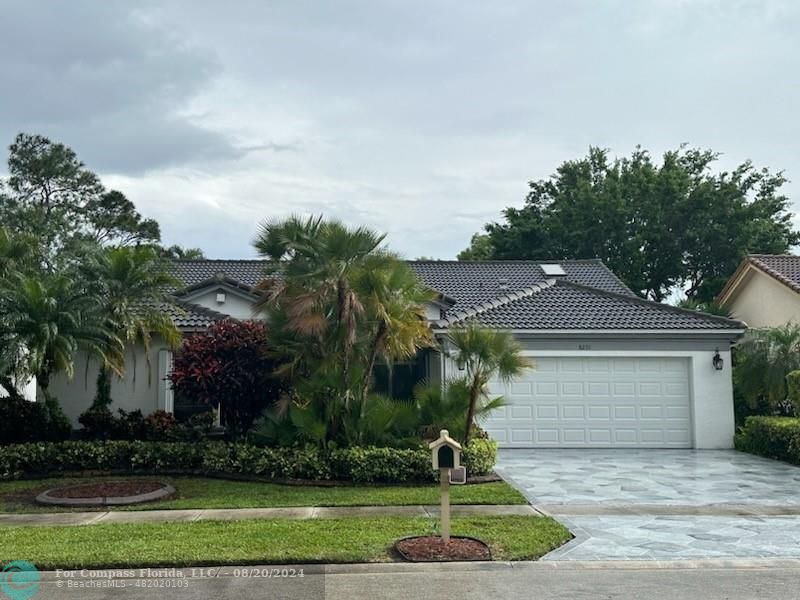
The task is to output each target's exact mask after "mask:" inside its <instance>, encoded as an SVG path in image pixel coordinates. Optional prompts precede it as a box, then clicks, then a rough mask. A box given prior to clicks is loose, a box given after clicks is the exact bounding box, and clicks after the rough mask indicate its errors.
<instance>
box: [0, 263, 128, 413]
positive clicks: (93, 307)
mask: <svg viewBox="0 0 800 600" xmlns="http://www.w3.org/2000/svg"><path fill="white" fill-rule="evenodd" d="M73 275H74V274H71V273H63V274H58V275H48V276H42V275H37V276H35V277H27V276H20V277H18V278H16V280H15V282H14V285H13V286H12V287H11V288H10V289H9V290H8V291H7V293H8V296H9V297H8V300H7V304H6V306H7V308H8V310H9V314H8V315H7V316H6V323H7V327H8V330H7V332H8V334H9V337H11V338H12V339H13V340H14V344H15V345H16V347H17V348H19V352H18V356H20V357H21V358H20V361H21V363H22V368H23V369H24V371H25V372H26V373H28V374H30V375H34V376H35V377H36V381H37V384H38V386H39V388H40V389H41V391H42V395H43V396H44V399H45V401H46V402H47V403H48V405H50V406H57V402H56V399H55V398H53V397H52V396H51V394H50V381H51V378H52V376H53V375H54V374H56V373H60V372H63V373H65V374H66V375H67V376H68V377H72V375H73V372H74V368H75V355H76V353H77V352H78V351H79V350H85V351H86V352H87V353H88V354H89V355H91V356H95V357H97V358H98V359H99V360H100V361H101V363H102V364H107V365H109V366H110V367H111V368H112V369H114V370H115V371H117V372H119V371H120V370H121V369H122V362H123V358H122V353H123V344H122V340H121V339H120V338H119V337H118V336H117V335H116V331H115V328H114V326H113V323H112V322H111V321H110V319H109V318H108V316H107V315H106V314H105V312H104V310H103V306H102V299H101V297H100V296H99V295H97V294H94V293H92V292H91V291H89V290H88V289H87V288H86V287H85V286H84V285H83V284H82V282H81V280H80V279H79V278H78V277H74V276H73Z"/></svg>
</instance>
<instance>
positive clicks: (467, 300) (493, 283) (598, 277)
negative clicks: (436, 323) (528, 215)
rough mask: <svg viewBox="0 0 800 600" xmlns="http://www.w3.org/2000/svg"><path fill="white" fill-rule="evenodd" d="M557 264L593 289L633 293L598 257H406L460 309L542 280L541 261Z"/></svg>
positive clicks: (425, 281)
mask: <svg viewBox="0 0 800 600" xmlns="http://www.w3.org/2000/svg"><path fill="white" fill-rule="evenodd" d="M553 263H558V264H560V265H561V266H562V267H563V269H564V271H565V272H566V276H565V279H566V280H567V281H572V282H574V283H579V284H582V285H586V286H589V287H594V288H597V289H601V290H605V291H609V292H617V293H619V294H625V295H628V296H633V295H634V293H633V292H632V291H631V290H629V289H628V288H627V287H625V285H624V284H623V283H622V282H621V281H620V280H619V279H617V277H616V275H614V274H613V273H612V272H611V271H610V270H609V268H608V267H606V266H605V265H604V264H603V262H602V261H600V260H598V259H592V260H562V261H523V260H519V261H518V260H496V261H474V262H473V261H464V262H461V261H433V260H432V261H416V260H413V261H409V263H408V264H409V266H410V267H411V268H412V269H413V270H414V272H416V274H417V276H418V277H419V278H420V279H421V280H422V281H423V282H424V283H425V285H427V286H428V287H430V288H432V289H434V290H436V291H438V292H441V293H443V294H444V295H446V296H449V297H450V298H453V299H454V300H455V301H456V306H455V307H454V309H453V310H463V309H465V308H467V307H470V306H475V305H477V304H481V303H483V302H489V301H491V300H494V299H496V298H498V297H499V296H502V295H504V294H507V293H508V292H514V291H519V290H523V289H526V288H529V287H531V286H535V285H541V284H543V283H545V282H546V281H547V279H548V276H547V275H545V273H544V271H543V270H542V267H541V266H540V265H542V264H553Z"/></svg>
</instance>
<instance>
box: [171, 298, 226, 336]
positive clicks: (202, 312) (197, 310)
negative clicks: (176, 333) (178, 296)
mask: <svg viewBox="0 0 800 600" xmlns="http://www.w3.org/2000/svg"><path fill="white" fill-rule="evenodd" d="M163 310H164V312H166V313H167V314H168V315H169V316H170V318H171V319H172V322H173V323H175V326H176V327H177V328H178V329H206V328H208V327H209V326H210V325H212V324H213V323H214V322H215V321H221V320H222V319H225V318H228V315H226V314H223V313H221V312H217V311H215V310H212V309H210V308H206V307H205V306H200V305H199V304H194V303H192V302H183V301H181V300H177V301H176V302H175V303H174V304H170V303H165V304H164V305H163Z"/></svg>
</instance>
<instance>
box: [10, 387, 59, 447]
mask: <svg viewBox="0 0 800 600" xmlns="http://www.w3.org/2000/svg"><path fill="white" fill-rule="evenodd" d="M71 433H72V427H71V425H70V423H69V419H67V417H66V416H65V415H64V412H63V411H62V410H61V407H59V406H58V405H57V404H46V403H44V402H28V401H27V400H25V399H24V398H11V397H9V398H0V444H16V443H21V442H38V441H51V442H57V441H61V440H66V439H68V438H69V436H70V434H71Z"/></svg>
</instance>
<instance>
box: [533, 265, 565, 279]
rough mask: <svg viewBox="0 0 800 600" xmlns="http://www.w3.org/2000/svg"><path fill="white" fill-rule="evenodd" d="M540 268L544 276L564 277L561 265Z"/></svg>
mask: <svg viewBox="0 0 800 600" xmlns="http://www.w3.org/2000/svg"><path fill="white" fill-rule="evenodd" d="M539 266H540V267H542V271H544V274H545V275H551V276H557V275H566V274H567V273H566V271H564V269H563V268H562V267H561V265H539Z"/></svg>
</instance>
